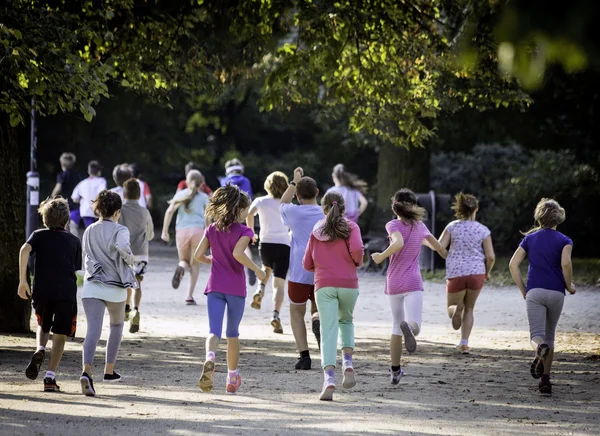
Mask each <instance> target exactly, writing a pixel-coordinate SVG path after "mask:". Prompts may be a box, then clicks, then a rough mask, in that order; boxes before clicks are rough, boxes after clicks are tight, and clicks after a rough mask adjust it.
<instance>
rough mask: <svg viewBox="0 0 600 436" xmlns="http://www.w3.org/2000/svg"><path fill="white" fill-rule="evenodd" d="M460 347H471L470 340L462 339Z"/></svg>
mask: <svg viewBox="0 0 600 436" xmlns="http://www.w3.org/2000/svg"><path fill="white" fill-rule="evenodd" d="M458 345H467V346H468V345H469V340H468V339H461V340H460V343H459V344H458Z"/></svg>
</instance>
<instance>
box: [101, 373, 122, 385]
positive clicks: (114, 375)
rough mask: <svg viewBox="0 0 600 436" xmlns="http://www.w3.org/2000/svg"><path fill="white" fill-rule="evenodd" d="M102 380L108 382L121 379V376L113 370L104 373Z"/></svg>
mask: <svg viewBox="0 0 600 436" xmlns="http://www.w3.org/2000/svg"><path fill="white" fill-rule="evenodd" d="M104 381H105V382H108V383H113V382H118V381H121V376H120V375H119V374H117V373H116V372H114V371H113V373H112V374H104Z"/></svg>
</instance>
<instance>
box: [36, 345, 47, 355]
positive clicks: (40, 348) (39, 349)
mask: <svg viewBox="0 0 600 436" xmlns="http://www.w3.org/2000/svg"><path fill="white" fill-rule="evenodd" d="M35 351H36V353H37V352H38V351H46V347H42V346H41V345H40V346H39V347H37V350H35Z"/></svg>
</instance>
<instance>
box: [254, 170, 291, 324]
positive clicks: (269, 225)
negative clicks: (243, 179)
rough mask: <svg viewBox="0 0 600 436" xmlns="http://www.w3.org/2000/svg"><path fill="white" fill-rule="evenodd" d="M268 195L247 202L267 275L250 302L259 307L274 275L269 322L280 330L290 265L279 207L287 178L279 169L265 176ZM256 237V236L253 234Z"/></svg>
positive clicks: (288, 235) (288, 244)
mask: <svg viewBox="0 0 600 436" xmlns="http://www.w3.org/2000/svg"><path fill="white" fill-rule="evenodd" d="M264 186H265V191H267V193H268V195H266V196H264V197H258V198H256V199H255V200H254V201H253V202H252V205H251V206H250V211H249V213H248V218H246V225H247V226H248V227H250V228H251V229H254V216H255V215H256V214H258V216H259V219H260V235H259V237H260V245H259V251H260V258H261V261H262V264H263V267H264V269H265V270H266V272H267V278H266V279H265V280H264V281H263V282H262V283H260V285H259V287H258V289H257V290H256V292H255V293H254V296H253V297H252V303H251V306H252V307H253V308H254V309H260V307H261V301H262V298H263V296H264V293H265V285H266V283H267V282H268V280H269V278H270V277H271V275H273V317H272V319H271V325H272V326H273V331H274V332H275V333H283V328H282V327H281V320H280V319H279V312H280V310H281V306H282V304H283V299H284V295H285V278H286V276H287V272H288V268H289V266H290V230H289V229H288V228H287V226H286V225H285V224H284V223H283V219H282V218H281V213H280V211H279V206H280V200H281V196H282V195H283V193H284V192H285V191H286V190H287V188H288V178H287V176H286V175H285V174H283V173H282V172H280V171H275V172H274V173H271V174H270V175H269V177H267V180H265V185H264ZM255 238H256V237H255Z"/></svg>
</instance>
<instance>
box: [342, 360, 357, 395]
mask: <svg viewBox="0 0 600 436" xmlns="http://www.w3.org/2000/svg"><path fill="white" fill-rule="evenodd" d="M342 371H343V373H344V378H343V379H342V387H343V388H344V389H350V388H353V387H354V386H356V378H355V377H354V368H352V364H351V363H350V365H347V364H346V362H344V363H343V364H342Z"/></svg>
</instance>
